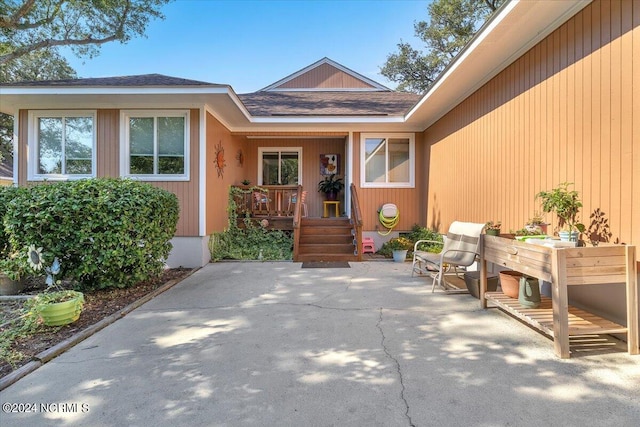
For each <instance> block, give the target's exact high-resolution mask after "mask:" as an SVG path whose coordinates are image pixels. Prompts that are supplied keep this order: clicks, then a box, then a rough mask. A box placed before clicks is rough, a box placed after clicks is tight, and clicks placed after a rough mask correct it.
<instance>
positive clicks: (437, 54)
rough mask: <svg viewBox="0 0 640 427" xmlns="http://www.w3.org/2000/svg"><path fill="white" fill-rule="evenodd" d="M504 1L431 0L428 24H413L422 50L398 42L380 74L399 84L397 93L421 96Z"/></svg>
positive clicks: (423, 22) (424, 22)
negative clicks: (396, 49)
mask: <svg viewBox="0 0 640 427" xmlns="http://www.w3.org/2000/svg"><path fill="white" fill-rule="evenodd" d="M504 1H505V0H434V2H433V3H431V4H430V5H429V6H428V8H427V11H428V14H429V21H428V22H427V21H420V22H416V23H415V24H414V32H415V35H416V37H418V38H419V39H420V40H422V41H423V42H424V43H425V50H424V51H420V50H417V49H414V48H413V47H412V46H411V45H410V44H409V43H405V42H402V41H400V43H398V51H397V52H396V53H392V54H390V55H388V56H387V61H386V62H385V64H384V65H383V66H382V67H381V69H380V73H381V74H382V75H383V76H385V77H386V78H388V79H389V80H391V81H393V82H397V83H398V90H401V91H406V92H414V93H424V92H426V91H427V89H428V88H429V87H430V86H431V85H432V84H433V82H434V81H435V79H436V78H437V77H438V75H440V73H441V72H442V71H443V70H444V68H445V67H446V66H447V64H449V62H451V60H452V59H453V58H454V57H455V56H456V55H457V54H458V53H459V52H460V51H461V50H462V48H463V47H464V46H465V45H466V44H467V43H468V42H469V41H470V40H471V38H472V37H473V36H474V34H475V33H476V32H477V31H478V30H479V29H480V27H481V26H482V24H484V22H485V21H486V20H487V18H488V17H489V16H491V14H492V13H493V12H495V11H496V9H497V8H498V7H499V6H500V5H501V4H502V3H503V2H504Z"/></svg>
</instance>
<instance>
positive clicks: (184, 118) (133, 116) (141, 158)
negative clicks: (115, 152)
mask: <svg viewBox="0 0 640 427" xmlns="http://www.w3.org/2000/svg"><path fill="white" fill-rule="evenodd" d="M123 117H124V120H123V123H124V126H125V129H124V141H125V147H126V148H125V156H123V157H124V165H123V172H124V173H123V175H125V176H137V177H144V178H145V179H152V180H153V179H161V180H166V179H169V180H174V179H187V178H188V176H189V172H188V167H189V162H188V155H187V153H188V146H189V144H188V140H189V138H188V135H189V132H188V123H189V112H188V111H152V112H149V111H128V112H124V113H123Z"/></svg>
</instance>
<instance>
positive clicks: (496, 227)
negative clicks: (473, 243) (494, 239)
mask: <svg viewBox="0 0 640 427" xmlns="http://www.w3.org/2000/svg"><path fill="white" fill-rule="evenodd" d="M501 228H502V221H495V222H494V221H488V222H487V223H486V224H485V225H484V232H485V234H488V235H489V236H499V235H500V229H501Z"/></svg>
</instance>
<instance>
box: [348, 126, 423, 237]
mask: <svg viewBox="0 0 640 427" xmlns="http://www.w3.org/2000/svg"><path fill="white" fill-rule="evenodd" d="M353 142H354V148H353V155H354V162H353V179H354V183H355V184H356V187H357V191H358V198H359V200H360V209H361V211H362V216H363V230H364V231H375V230H378V231H381V232H386V229H385V228H384V227H382V225H380V221H379V220H378V210H379V209H380V207H381V206H382V205H383V204H385V203H393V204H395V205H396V206H397V207H398V210H399V211H400V222H399V223H398V225H397V226H396V228H395V229H394V231H408V230H410V229H411V227H412V226H413V225H414V224H421V225H424V220H423V218H425V204H424V195H425V194H426V181H425V179H424V176H425V174H424V171H425V168H424V167H423V163H422V161H421V159H423V158H424V152H425V150H424V144H423V141H422V134H416V135H415V149H416V151H415V155H416V168H415V169H416V186H415V188H361V187H360V184H361V182H360V165H361V155H360V149H361V145H360V133H354V134H353Z"/></svg>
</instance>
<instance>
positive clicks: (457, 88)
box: [406, 0, 591, 129]
mask: <svg viewBox="0 0 640 427" xmlns="http://www.w3.org/2000/svg"><path fill="white" fill-rule="evenodd" d="M589 3H591V0H562V1H559V0H538V1H531V0H511V1H508V2H506V3H505V4H503V5H502V7H501V8H500V9H499V10H498V11H497V13H496V14H495V15H494V16H493V17H492V19H490V20H489V21H488V22H487V23H486V24H485V25H484V26H483V27H482V28H481V29H480V31H478V33H477V34H476V36H475V37H474V38H473V40H472V41H471V42H470V43H469V44H468V45H467V46H466V47H465V49H464V50H463V51H462V52H460V54H459V55H458V56H457V57H456V59H455V60H454V61H453V62H452V63H451V64H450V65H449V66H448V67H447V68H446V69H445V71H444V72H443V73H442V74H441V75H440V76H439V77H438V79H437V80H436V82H435V83H434V85H433V86H432V87H431V88H430V89H429V91H428V92H427V93H426V94H425V95H424V96H423V98H422V99H421V100H420V101H419V102H418V103H417V104H416V106H415V107H414V108H413V109H412V110H411V111H410V112H409V113H408V114H407V116H406V122H407V124H411V125H414V127H419V128H422V129H426V128H428V127H429V126H431V125H432V124H433V123H435V122H436V121H437V120H439V119H440V118H442V116H444V115H445V114H446V113H447V112H449V111H451V109H453V108H454V107H455V106H456V105H458V104H460V103H461V102H462V101H464V100H465V99H466V98H467V97H469V96H470V95H471V94H473V93H474V92H475V91H477V90H478V89H479V88H480V87H482V86H483V85H484V84H485V83H487V82H488V81H489V80H491V79H492V78H493V77H495V76H496V75H497V74H498V73H500V72H501V71H502V70H504V69H505V68H506V67H508V66H509V65H510V64H511V63H513V62H514V61H515V60H516V59H518V58H519V57H520V56H522V55H524V54H525V53H526V52H527V51H528V50H529V49H531V48H532V47H534V46H535V45H536V44H537V43H539V42H540V41H541V40H543V39H544V38H545V37H547V36H548V35H549V34H551V33H552V32H553V31H554V30H556V29H557V28H558V27H559V26H561V25H562V24H563V23H564V22H566V21H567V20H568V19H569V18H571V17H572V16H573V15H575V14H576V13H578V12H579V11H580V10H582V9H583V8H584V7H586V6H587V5H588V4H589Z"/></svg>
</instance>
